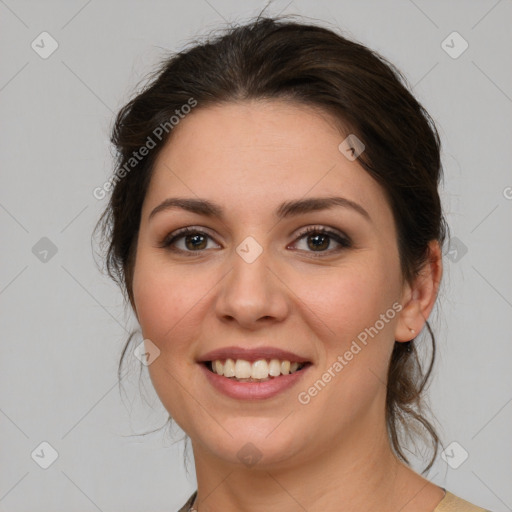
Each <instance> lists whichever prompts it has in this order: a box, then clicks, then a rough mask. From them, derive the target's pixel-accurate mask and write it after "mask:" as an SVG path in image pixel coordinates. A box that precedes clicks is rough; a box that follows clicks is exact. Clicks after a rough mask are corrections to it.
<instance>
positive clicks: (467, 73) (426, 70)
mask: <svg viewBox="0 0 512 512" xmlns="http://www.w3.org/2000/svg"><path fill="white" fill-rule="evenodd" d="M263 6H264V3H263V2H256V1H247V2H244V3H243V4H241V3H240V2H235V1H234V0H209V1H206V0H189V1H186V2H170V1H155V0H152V1H147V2H142V1H139V2H136V1H133V0H132V1H121V0H116V1H103V2H100V1H99V0H90V1H84V0H73V1H63V0H61V1H23V0H5V1H3V0H0V24H1V25H0V43H1V48H2V54H3V60H2V66H1V70H0V102H1V111H0V119H1V123H2V137H1V138H0V148H1V152H0V153H1V167H0V168H1V173H2V187H1V189H0V222H1V224H2V249H1V250H2V264H1V266H0V310H1V312H2V315H1V329H2V331H1V332H2V345H1V347H2V352H1V359H0V386H1V387H0V390H1V393H0V438H1V450H0V511H13V512H14V511H28V510H30V511H31V512H37V511H43V510H45V511H47V510H54V511H56V512H57V511H63V510H66V511H67V512H73V511H78V510H80V511H85V510H91V511H94V510H100V511H105V512H106V511H117V510H123V511H126V512H129V511H142V510H148V511H149V510H169V511H173V510H177V508H178V507H179V506H181V505H182V504H183V502H184V501H185V500H186V498H187V497H188V496H189V494H190V493H191V492H192V491H193V490H194V489H195V480H194V478H195V477H194V471H193V465H191V470H190V474H189V475H188V476H187V474H186V472H185V469H184V465H183V454H184V445H183V442H180V441H179V439H180V438H181V436H182V433H181V432H180V431H179V430H178V429H177V428H176V432H175V435H174V439H175V440H176V442H174V443H173V442H172V441H171V440H169V439H168V437H166V432H165V430H159V431H157V432H155V433H152V434H149V435H147V436H136V435H134V434H136V433H141V432H145V431H148V430H152V429H156V428H158V427H160V426H161V425H163V424H164V423H165V420H166V411H165V410H164V409H163V407H162V406H161V404H160V403H159V402H158V399H157V397H156V395H155V393H154V391H153V390H152V388H151V384H150V382H149V379H147V378H146V379H145V380H143V387H142V391H143V393H142V395H141V394H140V393H139V389H138V382H137V381H138V379H137V372H136V371H135V370H134V372H133V374H132V375H131V376H128V377H127V378H126V379H124V383H125V389H126V394H123V395H122V399H121V397H120V394H119V391H118V388H117V381H116V368H117V360H118V356H119V354H120V350H121V347H122V345H123V342H124V339H125V337H126V334H127V332H128V331H130V329H131V328H132V327H134V326H135V323H134V320H133V318H132V317H131V316H130V314H129V312H128V311H127V309H126V308H125V307H124V306H123V301H122V297H121V294H120V293H119V291H118V290H117V288H116V287H115V286H114V284H113V283H111V282H110V281H109V280H108V279H107V278H106V277H104V276H102V275H101V274H100V273H99V271H98V270H97V268H96V266H95V264H94V260H93V257H92V251H91V232H92V229H93V227H94V224H95V222H96V220H97V219H98V216H99V214H100V212H101V211H102V208H103V207H104V206H105V200H103V201H99V200H97V199H95V198H94V197H93V195H92V191H93V189H94V188H95V187H97V186H101V185H102V184H103V183H104V182H105V180H106V179H107V178H108V175H109V173H110V172H111V164H112V160H111V155H110V147H109V129H110V127H111V124H112V119H113V115H114V113H115V112H116V111H117V109H118V108H119V107H121V106H122V105H123V104H124V103H125V102H126V101H127V100H128V99H129V95H130V94H131V92H132V91H133V88H134V87H135V86H136V85H137V84H138V83H139V82H140V80H141V79H142V78H143V76H144V75H146V74H147V73H148V72H150V71H151V70H152V66H153V65H154V63H156V61H157V60H158V58H160V57H161V56H162V54H163V49H180V48H181V47H183V45H184V44H185V43H186V42H187V40H188V39H189V38H191V37H196V36H198V35H200V34H203V33H205V32H206V31H208V30H209V29H212V28H215V27H219V26H222V25H223V24H224V23H225V20H228V21H243V20H246V19H247V18H248V17H250V16H253V15H255V14H257V13H258V12H259V11H260V10H261V9H262V7H263ZM279 12H283V13H295V14H302V15H305V16H309V17H312V18H315V19H318V20H319V22H321V23H324V24H327V25H328V26H331V27H336V26H337V27H340V28H341V29H342V30H343V31H344V33H345V35H347V36H348V37H351V38H354V39H357V40H359V41H360V42H363V43H365V44H367V45H369V46H370V47H371V48H373V49H375V50H377V51H378V52H380V53H382V54H383V55H384V56H385V57H387V58H389V59H390V60H391V61H392V62H393V63H395V64H396V65H397V66H398V67H399V69H401V70H402V71H403V72H404V73H405V75H406V76H407V78H408V80H409V81H410V83H411V86H413V91H414V93H415V95H416V96H417V97H418V99H419V100H420V101H421V102H422V103H423V104H424V106H425V107H426V108H427V110H428V111H429V112H430V113H431V115H432V116H433V117H434V119H435V120H436V122H437V123H438V127H439V130H440V133H441V137H442V139H443V148H444V150H443V162H444V167H445V173H446V179H445V186H444V188H443V192H442V196H443V201H444V206H445V209H446V213H447V217H448V220H449V223H450V225H451V229H452V236H453V238H452V240H451V246H450V248H449V251H448V252H447V258H446V262H445V264H446V268H445V278H444V284H443V288H442V291H441V296H440V301H439V306H438V308H437V310H436V314H435V315H434V326H435V328H436V332H437V337H438V338H437V339H438V347H439V352H438V353H439V358H438V362H437V366H436V370H435V375H434V380H433V384H432V386H431V390H430V403H431V406H432V409H433V411H434V413H435V415H436V417H437V419H438V421H439V423H440V424H441V425H442V428H440V433H441V435H442V439H443V442H444V445H445V447H448V445H450V443H452V442H456V443H458V444H456V445H451V446H450V447H449V448H448V449H447V460H448V461H449V462H450V463H449V464H447V463H446V462H445V461H444V460H443V459H442V457H439V459H438V460H437V462H436V464H435V466H434V468H433V469H432V470H431V471H430V473H429V475H428V477H429V478H430V479H431V480H433V481H434V482H436V483H437V484H439V485H442V486H444V487H447V488H448V489H449V490H450V491H452V492H454V493H455V494H458V495H460V496H462V497H464V498H465V499H467V500H469V501H473V502H475V503H477V504H479V505H481V506H486V507H488V508H490V509H491V510H493V511H494V512H501V511H505V510H512V508H511V507H512V487H511V485H510V483H511V477H512V467H511V466H512V462H511V461H512V437H511V431H512V429H511V428H510V426H511V420H512V382H511V376H510V375H511V372H510V361H511V360H512V343H511V336H510V332H511V328H512V314H511V313H512V311H511V308H512V291H511V290H512V272H511V269H510V261H511V259H512V258H511V257H512V237H511V229H510V226H511V220H512V199H511V198H512V188H511V187H512V173H511V172H510V168H511V162H512V144H511V141H512V139H511V134H512V133H511V132H512V118H511V115H510V114H511V109H512V99H511V97H512V68H511V66H510V63H511V62H512V60H511V54H512V44H511V43H512V31H511V30H510V26H511V21H512V1H510V0H501V1H495V0H485V1H484V0H482V1H450V2H445V1H441V0H438V1H430V2H428V1H425V0H415V1H412V0H393V1H391V0H387V1H379V2H378V1H360V2H356V1H336V2H333V1H330V2H329V1H315V2H305V1H298V0H294V1H292V2H289V1H285V2H282V1H276V2H274V3H272V5H271V6H270V8H269V10H268V13H269V14H277V13H279ZM43 31H46V32H48V33H49V34H50V35H51V36H52V37H53V38H54V39H55V40H56V41H57V43H58V45H59V46H58V48H57V50H56V51H55V52H54V53H53V54H52V55H50V56H49V57H48V58H46V59H43V58H42V57H41V56H40V54H39V53H37V52H36V51H35V50H33V49H32V47H31V44H32V42H33V41H35V43H34V44H36V43H38V42H39V46H40V47H42V46H43V43H41V42H40V41H41V37H40V36H39V35H40V34H41V32H43ZM453 31H457V32H458V33H459V34H460V35H461V36H462V37H463V38H464V40H466V41H467V42H468V44H469V47H468V49H467V50H466V51H465V52H464V53H462V54H461V55H460V56H458V57H457V58H453V56H450V55H449V54H448V53H447V52H446V51H445V49H444V48H443V46H442V42H443V41H444V40H445V39H446V38H447V36H448V35H449V34H451V33H452V32H453ZM44 37H47V36H44ZM452 40H453V37H452V39H448V43H445V44H449V45H450V46H452V47H453V48H452V49H451V50H450V51H451V52H452V54H453V52H454V51H458V50H460V49H461V48H462V46H461V45H462V41H461V40H460V39H455V40H453V42H451V41H452ZM44 47H45V49H46V50H48V49H49V48H50V42H49V39H45V42H44ZM40 51H42V50H40ZM43 237H47V238H48V239H49V240H51V242H52V243H53V244H54V246H55V248H56V249H57V252H56V254H54V255H53V254H52V252H51V251H50V252H48V253H44V250H45V247H46V249H47V245H48V241H45V240H43V241H40V239H41V238H43ZM37 244H39V245H37ZM45 244H46V245H45ZM34 246H35V249H33V248H34ZM466 250H467V252H466ZM45 258H46V261H44V260H45ZM41 259H42V260H43V261H42V260H41ZM132 361H134V362H133V364H132V367H133V368H134V369H136V364H135V363H137V362H138V361H137V360H133V358H132ZM43 441H46V442H48V443H49V444H50V445H51V446H52V447H53V448H54V449H55V450H56V451H57V452H58V458H57V459H56V460H55V462H54V463H53V464H52V465H51V466H50V467H48V469H42V468H41V467H40V465H39V464H40V463H44V461H45V460H46V461H47V462H48V461H50V459H49V457H51V450H50V449H48V448H47V447H46V448H45V447H44V446H43V447H40V446H39V445H40V443H41V442H43ZM34 450H36V451H35V455H34V457H33V458H32V457H31V454H32V453H33V452H34ZM462 450H465V451H466V452H467V453H468V455H469V457H468V458H467V460H464V461H463V459H464V457H465V453H464V452H463V451H462ZM36 460H37V461H38V463H36ZM462 461H463V463H461V462H462ZM459 464H460V465H459ZM457 465H459V467H458V468H457V469H455V468H454V466H457ZM416 467H418V466H416Z"/></svg>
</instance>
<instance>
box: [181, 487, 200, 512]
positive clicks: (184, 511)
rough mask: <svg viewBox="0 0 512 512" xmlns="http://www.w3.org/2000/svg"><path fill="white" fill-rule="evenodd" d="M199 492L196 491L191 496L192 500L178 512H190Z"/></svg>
mask: <svg viewBox="0 0 512 512" xmlns="http://www.w3.org/2000/svg"><path fill="white" fill-rule="evenodd" d="M196 495H197V491H194V494H192V496H190V498H189V499H188V500H187V503H185V505H183V507H181V508H180V509H179V510H178V512H188V511H189V509H190V507H191V506H192V503H194V500H195V499H196Z"/></svg>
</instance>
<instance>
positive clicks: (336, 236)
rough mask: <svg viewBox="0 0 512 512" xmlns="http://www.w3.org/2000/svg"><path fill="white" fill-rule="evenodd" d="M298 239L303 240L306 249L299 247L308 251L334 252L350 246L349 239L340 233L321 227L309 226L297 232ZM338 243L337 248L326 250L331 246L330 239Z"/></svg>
mask: <svg viewBox="0 0 512 512" xmlns="http://www.w3.org/2000/svg"><path fill="white" fill-rule="evenodd" d="M297 240H298V241H302V242H305V245H306V249H304V248H300V247H299V249H300V250H305V251H309V252H317V253H325V252H329V253H331V252H335V251H337V250H341V249H347V248H349V247H351V246H352V242H351V240H350V239H349V238H348V237H347V236H346V235H343V234H342V233H338V232H336V231H331V230H329V229H326V228H321V227H309V228H307V229H306V230H304V231H303V232H302V233H301V234H299V238H298V239H297ZM333 240H334V242H335V243H336V244H338V246H339V247H338V249H331V250H327V249H329V248H330V247H331V245H332V241H333Z"/></svg>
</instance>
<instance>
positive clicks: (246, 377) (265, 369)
mask: <svg viewBox="0 0 512 512" xmlns="http://www.w3.org/2000/svg"><path fill="white" fill-rule="evenodd" d="M203 364H204V365H205V366H206V368H208V370H209V371H211V372H212V373H215V374H217V375H221V376H223V377H226V378H227V379H230V380H234V381H237V382H266V381H268V380H272V379H276V378H279V377H281V376H283V375H290V374H293V373H296V372H300V371H301V370H303V369H304V368H306V367H307V366H309V365H310V364H311V363H309V362H301V363H299V362H296V361H294V362H290V361H287V360H280V359H258V360H256V361H253V362H250V361H247V360H244V359H229V358H228V359H225V360H223V359H216V360H214V361H205V362H204V363H203Z"/></svg>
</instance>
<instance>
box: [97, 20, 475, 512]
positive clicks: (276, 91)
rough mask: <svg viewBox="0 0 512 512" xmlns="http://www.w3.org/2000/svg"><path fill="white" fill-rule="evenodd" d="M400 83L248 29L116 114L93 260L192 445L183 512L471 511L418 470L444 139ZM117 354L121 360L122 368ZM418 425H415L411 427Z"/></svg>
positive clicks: (295, 29)
mask: <svg viewBox="0 0 512 512" xmlns="http://www.w3.org/2000/svg"><path fill="white" fill-rule="evenodd" d="M404 82H405V81H404V79H403V77H402V76H401V75H400V73H399V72H398V71H397V70H396V68H394V67H393V65H392V64H390V63H388V62H387V61H385V59H383V58H382V57H380V56H379V55H377V54H376V53H374V52H372V51H371V50H369V49H368V48H366V47H364V46H362V45H360V44H357V43H355V42H351V41H348V40H347V39H345V38H343V37H341V36H340V35H338V34H336V33H334V32H332V31H330V30H327V29H325V28H321V27H318V26H312V25H306V24H301V23H295V22H290V21H284V20H276V19H268V18H258V19H257V20H256V21H255V22H252V23H250V24H248V25H245V26H241V27H236V28H232V29H230V30H229V31H227V32H226V33H225V34H223V35H221V36H218V37H216V38H215V39H213V40H211V41H208V42H204V43H201V44H196V45H195V46H193V47H191V48H189V49H187V50H185V51H183V52H181V53H179V54H177V55H175V56H172V57H170V58H169V59H167V60H166V61H165V62H163V64H162V66H161V68H160V69H159V70H158V72H157V73H155V77H154V80H152V82H151V83H150V84H148V85H147V86H146V88H145V89H144V90H143V91H142V92H141V93H140V94H139V95H138V96H137V97H135V98H134V99H133V100H132V101H130V102H129V103H128V104H127V105H126V106H125V107H123V109H122V110H121V111H120V112H119V114H118V116H117V119H116V123H115V127H114V130H113V134H112V142H113V143H114V144H115V146H116V148H117V150H118V161H117V169H116V173H115V174H114V176H113V178H112V180H111V183H110V184H109V188H110V185H111V186H112V187H113V190H112V195H111V199H110V203H109V206H108V208H107V210H106V211H105V213H104V216H103V218H102V222H103V223H102V226H103V229H104V233H105V236H107V237H108V242H109V244H110V245H109V252H108V256H107V265H108V270H109V273H110V275H111V276H112V277H113V278H114V279H116V280H117V282H118V283H119V284H120V285H121V286H122V288H123V290H124V291H125V292H126V295H127V297H128V299H129V301H130V304H131V306H132V308H133V311H134V313H135V315H136V317H137V320H138V322H139V324H140V326H141V330H142V334H143V337H144V349H143V350H142V352H143V356H144V357H145V361H144V363H145V364H146V365H148V367H149V372H150V376H151V379H152V382H153V385H154V387H155V390H156V392H157V393H158V395H159V397H160V399H161V401H162V403H163V405H164V406H165V407H166V409H167V410H168V411H169V414H170V417H172V418H173V419H174V420H175V421H176V422H177V423H178V424H179V425H180V427H181V428H182V429H183V430H184V431H185V432H186V433H187V435H188V436H189V437H190V439H191V442H192V447H193V452H194V459H195V465H196V474H197V483H198V490H197V492H195V493H194V494H193V495H192V496H191V497H190V499H189V500H188V502H187V503H186V504H185V506H184V507H183V508H182V509H181V511H188V510H196V511H199V512H207V511H220V510H227V511H235V510H236V511H241V510H246V511H260V510H264V511H267V512H268V511H273V510H276V511H280V512H282V511H296V510H307V511H310V512H313V511H320V510H322V511H324V510H350V511H351V512H355V511H363V510H364V511H365V512H366V511H369V510H379V511H388V510H389V511H398V510H400V511H401V512H413V511H414V512H431V511H434V510H435V511H437V512H440V511H448V510H453V511H482V510H483V509H481V508H479V507H477V506H475V505H472V504H470V503H468V502H466V501H464V500H462V499H461V498H459V497H457V496H455V495H453V494H452V493H450V492H449V491H447V490H446V489H443V488H441V487H439V486H437V485H434V484H433V483H431V482H429V481H428V480H426V479H425V478H423V477H422V476H421V475H419V474H418V473H416V472H415V471H413V470H412V469H411V468H410V467H409V465H408V459H407V457H406V456H405V453H404V449H405V443H404V439H405V437H406V435H407V434H411V433H412V432H414V430H413V429H414V427H415V426H417V424H418V423H420V424H421V425H422V428H424V429H425V430H426V432H427V433H428V435H429V439H430V442H431V445H432V448H433V455H432V458H431V459H430V461H426V468H425V471H424V473H425V472H426V471H428V469H429V468H430V467H431V466H432V463H433V461H434V459H435V457H436V454H437V452H438V446H439V439H438V436H437V434H436V432H435V429H434V428H433V426H432V425H431V424H430V422H429V421H428V420H427V419H426V418H425V417H424V415H423V409H424V406H423V402H422V398H423V390H424V388H425V385H426V382H427V380H428V377H429V375H430V372H431V369H432V364H433V358H434V354H435V350H434V352H433V356H432V361H431V362H430V365H429V367H428V369H427V371H426V372H423V371H422V366H421V365H420V364H419V360H418V355H417V352H416V347H415V339H416V338H417V337H418V335H419V334H420V333H422V332H423V331H427V333H430V335H431V336H432V342H433V347H434V349H435V341H434V338H433V335H432V332H431V330H430V327H429V325H428V323H427V319H428V317H429V315H430V312H431V311H432V308H433V306H434V303H435V300H436V296H437V292H438V288H439V283H440V280H441V275H442V258H441V247H442V243H443V240H444V238H445V222H444V218H443V215H442V210H441V204H440V199H439V194H438V190H437V187H438V183H439V179H440V173H441V164H440V141H439V136H438V133H437V131H436V128H435V125H434V123H433V121H432V120H431V118H430V117H429V115H428V113H427V112H426V111H425V110H424V109H423V108H422V106H421V105H420V104H419V103H418V102H417V101H416V100H415V98H414V97H413V96H412V95H411V94H410V93H409V91H408V90H407V88H406V87H405V85H404ZM127 347H128V345H127V346H126V347H125V350H124V352H123V356H124V355H125V353H126V350H127ZM415 424H416V425H415Z"/></svg>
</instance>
